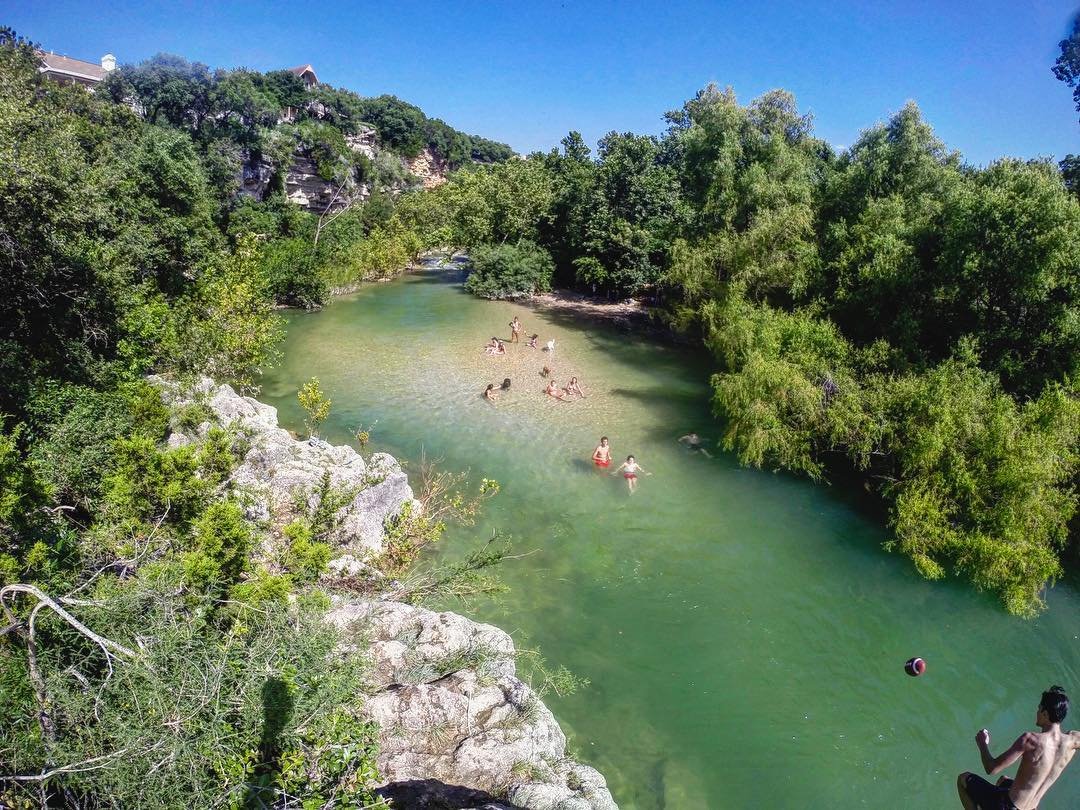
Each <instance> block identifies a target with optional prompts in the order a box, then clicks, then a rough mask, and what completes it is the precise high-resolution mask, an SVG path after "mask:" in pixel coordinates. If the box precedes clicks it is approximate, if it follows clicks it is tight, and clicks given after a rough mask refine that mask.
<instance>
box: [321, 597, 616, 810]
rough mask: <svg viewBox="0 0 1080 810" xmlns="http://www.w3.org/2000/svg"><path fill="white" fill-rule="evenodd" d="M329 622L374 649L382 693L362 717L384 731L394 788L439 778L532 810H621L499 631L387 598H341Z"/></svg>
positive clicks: (386, 773)
mask: <svg viewBox="0 0 1080 810" xmlns="http://www.w3.org/2000/svg"><path fill="white" fill-rule="evenodd" d="M327 618H328V620H329V621H331V622H333V623H334V624H335V625H336V626H337V627H339V628H340V629H341V630H342V632H343V633H344V634H345V636H346V638H349V637H350V636H351V637H353V638H356V639H358V640H363V642H364V643H366V644H368V645H370V646H369V649H370V654H371V656H372V661H373V670H372V676H371V677H372V680H373V683H374V686H375V687H376V691H375V692H374V694H373V695H371V696H369V697H368V698H367V700H366V701H365V704H364V710H365V712H366V713H367V714H368V716H369V717H370V718H371V719H372V720H374V721H376V722H377V723H378V724H379V727H380V729H381V730H382V731H381V733H380V742H381V750H380V753H379V760H378V765H379V772H380V774H381V775H382V778H383V779H385V780H386V781H387V782H388V783H390V784H396V783H412V782H419V781H424V780H435V783H437V784H442V785H449V786H467V787H468V788H471V789H474V790H480V791H484V792H486V793H488V794H490V795H493V796H501V797H505V798H506V800H507V801H508V802H509V804H510V805H511V806H517V807H526V808H533V810H556V808H558V809H559V810H571V809H572V810H614V809H615V808H616V805H615V802H614V800H613V799H612V798H611V794H610V793H609V792H608V789H607V784H606V783H605V781H604V777H603V776H601V775H600V773H599V772H597V771H596V770H595V769H594V768H590V767H589V766H587V765H583V764H581V763H578V762H575V761H574V760H572V759H570V758H569V757H567V754H566V737H565V736H564V735H563V732H562V729H560V728H559V724H558V722H557V721H556V720H555V717H554V716H553V715H552V713H551V711H550V710H549V709H548V708H547V707H546V706H545V705H544V703H543V701H541V700H540V698H539V697H538V696H537V695H536V693H535V692H534V691H533V690H532V689H531V688H530V687H529V686H528V684H526V683H524V682H523V681H521V680H519V679H518V678H517V676H516V668H515V662H514V658H515V650H514V643H513V641H512V640H511V639H510V636H508V635H507V634H506V633H504V632H503V631H502V630H500V629H499V628H497V627H493V626H491V625H488V624H480V623H478V622H474V621H472V620H470V619H467V618H465V617H464V616H459V615H457V614H455V613H436V612H434V611H431V610H427V609H425V608H421V607H415V606H412V605H404V604H401V603H399V602H389V601H350V600H340V601H339V602H338V603H337V604H336V605H335V607H334V608H333V609H332V610H331V611H330V613H329V614H328V616H327ZM427 784H428V788H427V789H428V791H429V792H431V791H433V790H434V788H433V787H431V782H430V781H428V783H427ZM432 806H438V805H436V804H434V803H432ZM504 806H505V805H504Z"/></svg>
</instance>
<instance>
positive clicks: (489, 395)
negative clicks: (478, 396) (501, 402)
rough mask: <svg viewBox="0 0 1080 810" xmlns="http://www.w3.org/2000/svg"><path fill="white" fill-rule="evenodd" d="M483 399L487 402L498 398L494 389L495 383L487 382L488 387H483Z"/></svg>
mask: <svg viewBox="0 0 1080 810" xmlns="http://www.w3.org/2000/svg"><path fill="white" fill-rule="evenodd" d="M483 396H484V399H486V400H487V401H488V402H494V401H495V400H496V399H497V398H498V396H499V395H498V393H497V392H496V391H495V383H488V387H487V388H485V389H484V394H483Z"/></svg>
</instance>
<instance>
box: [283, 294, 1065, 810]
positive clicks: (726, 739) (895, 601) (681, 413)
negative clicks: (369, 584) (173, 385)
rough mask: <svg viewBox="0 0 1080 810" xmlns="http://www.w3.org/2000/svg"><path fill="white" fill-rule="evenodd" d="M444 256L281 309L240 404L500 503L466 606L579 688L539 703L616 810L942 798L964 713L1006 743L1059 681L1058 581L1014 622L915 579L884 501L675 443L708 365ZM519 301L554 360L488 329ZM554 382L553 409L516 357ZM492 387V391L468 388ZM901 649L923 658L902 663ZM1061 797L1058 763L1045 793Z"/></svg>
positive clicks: (451, 545)
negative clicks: (367, 430)
mask: <svg viewBox="0 0 1080 810" xmlns="http://www.w3.org/2000/svg"><path fill="white" fill-rule="evenodd" d="M460 281H461V278H460V276H458V275H455V274H453V273H421V274H417V275H412V276H408V277H406V278H405V279H403V280H401V281H398V282H394V283H390V284H383V285H373V286H368V287H365V288H364V289H363V290H361V291H360V292H359V293H357V294H355V295H352V296H350V297H347V298H343V299H339V300H336V301H334V302H333V303H332V304H330V305H329V306H328V307H326V308H325V309H324V310H323V311H321V312H318V313H314V314H302V313H291V314H290V315H289V316H288V320H289V324H288V338H287V340H286V343H285V356H284V360H283V362H282V363H281V364H280V366H279V367H278V368H276V369H275V370H273V371H272V372H271V373H269V374H268V375H267V377H266V380H265V385H264V389H263V396H262V398H263V399H264V400H265V401H267V402H269V403H271V404H273V405H276V406H277V407H278V408H279V409H280V417H281V422H282V424H283V425H284V426H286V427H290V428H293V429H297V430H300V429H302V428H301V425H302V423H303V419H302V414H301V413H300V410H299V407H298V405H297V401H296V391H297V389H298V388H299V386H300V385H301V384H302V383H303V382H304V381H306V380H307V379H308V378H310V377H312V376H317V377H319V379H320V380H321V381H322V385H323V388H324V389H325V391H326V392H327V394H328V395H329V396H330V398H331V399H332V400H333V409H332V412H331V416H330V419H329V420H328V423H327V425H326V426H325V427H324V430H323V433H324V435H325V436H326V437H327V438H329V439H330V440H331V441H334V442H337V443H344V442H346V441H348V440H349V437H350V434H351V431H352V430H353V429H355V427H356V426H358V425H360V424H363V425H367V426H370V425H372V424H374V425H375V427H374V432H373V434H374V438H373V445H374V446H375V447H376V448H377V449H382V450H386V451H388V452H390V453H392V454H394V455H395V456H397V457H398V458H400V459H402V460H404V461H405V462H406V463H407V464H410V465H412V466H413V467H414V468H415V466H416V464H417V463H418V461H419V459H420V458H421V456H422V455H424V454H426V456H427V457H428V458H429V459H431V458H434V459H440V460H441V464H442V465H443V466H444V467H445V468H447V469H451V470H460V469H468V470H470V471H471V475H472V477H473V480H474V481H478V480H479V479H480V478H481V477H487V478H494V479H497V480H498V481H499V482H500V483H501V484H502V492H501V493H500V494H499V495H498V496H497V497H496V498H495V499H494V500H492V501H490V502H489V503H488V504H487V505H486V507H485V511H484V514H483V517H482V519H481V520H480V522H479V523H478V524H477V525H476V526H474V527H471V528H468V529H465V528H457V529H452V530H451V531H450V532H449V533H448V534H447V536H446V538H445V544H444V545H445V547H446V549H447V551H446V552H444V553H449V554H455V553H461V552H462V551H463V550H464V549H466V548H467V547H468V546H470V544H475V543H476V542H477V541H478V540H480V539H482V538H483V537H485V536H487V535H490V533H491V530H492V528H498V529H500V530H502V531H504V532H508V533H510V534H512V535H513V538H514V547H515V550H516V551H517V552H519V553H523V554H524V553H525V552H530V551H531V552H534V553H531V554H526V555H525V556H523V557H521V558H520V559H517V560H515V561H512V562H508V563H506V564H505V565H504V567H503V569H502V577H503V579H504V580H505V581H506V582H507V583H508V584H509V585H510V587H511V591H510V593H509V594H508V595H506V596H503V597H500V598H499V599H498V600H496V601H487V602H485V601H482V602H479V603H475V604H472V605H470V606H469V607H468V608H467V609H462V608H461V607H460V606H457V607H455V609H458V610H462V612H466V613H468V614H469V615H471V616H472V617H474V618H476V619H479V620H483V621H489V622H492V623H494V624H497V625H499V626H500V627H502V628H504V629H505V630H507V631H508V632H510V633H511V634H512V635H513V636H514V637H515V639H516V641H517V643H518V645H519V646H523V647H529V648H533V647H536V648H539V649H540V650H542V651H543V653H544V655H545V656H546V657H547V658H548V659H549V661H551V662H555V663H560V664H565V665H566V666H568V667H569V668H570V669H571V670H573V671H574V672H575V673H576V674H578V675H580V676H582V677H585V678H588V679H589V680H590V681H591V682H592V684H591V686H590V687H588V688H587V689H586V690H584V691H581V692H578V693H577V694H574V695H571V696H567V697H563V698H560V697H558V696H556V695H549V696H548V698H547V702H548V704H549V706H551V708H552V709H553V711H554V712H555V714H556V716H557V717H558V719H559V721H560V722H561V724H562V726H563V728H564V730H566V731H567V733H568V735H569V736H570V738H571V749H572V750H573V751H574V752H576V753H577V754H578V755H579V756H580V757H581V758H583V759H584V760H585V761H587V762H589V763H590V764H592V765H594V766H596V767H597V768H599V769H600V770H601V771H603V773H604V774H605V775H606V776H607V779H608V784H609V786H610V787H611V789H612V792H613V794H614V795H615V798H616V800H617V801H618V802H619V803H620V805H621V806H622V807H624V808H743V807H747V808H804V807H838V808H840V807H874V808H890V807H897V808H899V807H907V806H920V807H950V806H959V802H958V801H957V800H956V797H955V787H954V781H955V775H956V773H958V772H959V771H961V770H966V769H971V770H977V769H978V765H979V760H978V754H977V751H976V748H975V745H974V743H973V736H974V734H975V732H976V731H977V730H978V729H979V728H980V727H981V726H983V725H986V726H988V727H989V728H990V729H991V731H992V732H993V734H994V738H993V740H994V742H993V747H994V748H995V749H1000V748H1003V747H1004V746H1005V745H1006V744H1007V743H1008V742H1010V741H1011V740H1012V739H1014V738H1015V736H1016V735H1017V734H1018V733H1020V732H1021V731H1023V730H1024V729H1026V728H1029V727H1030V724H1031V722H1032V720H1033V715H1034V710H1035V705H1036V703H1037V701H1038V696H1039V693H1040V691H1041V690H1042V689H1044V688H1045V687H1046V686H1048V685H1049V684H1050V683H1052V682H1053V683H1061V684H1063V685H1065V686H1066V687H1067V688H1069V687H1071V690H1072V691H1077V692H1080V678H1078V673H1080V639H1078V636H1080V623H1078V622H1077V619H1078V616H1080V611H1078V606H1080V601H1078V598H1077V593H1076V592H1075V591H1074V590H1073V589H1071V588H1069V587H1066V586H1059V587H1058V588H1057V589H1055V590H1054V591H1053V592H1052V593H1051V594H1050V597H1049V603H1050V609H1049V610H1048V611H1047V612H1046V613H1045V614H1044V615H1043V616H1042V617H1040V618H1039V619H1037V620H1035V621H1023V620H1020V619H1015V618H1011V617H1009V616H1007V615H1006V614H1005V613H1004V612H1003V611H1002V610H1001V609H1000V608H999V607H998V605H997V603H996V602H995V601H994V600H993V599H992V598H991V597H988V596H985V595H980V594H977V593H975V592H973V591H972V589H971V588H970V587H969V586H968V585H966V584H964V583H963V582H955V581H946V582H943V583H942V582H939V583H929V582H925V581H922V580H921V579H919V578H918V577H917V576H916V575H915V574H914V573H913V572H912V569H911V566H910V564H909V563H908V562H907V561H906V560H904V559H903V558H901V557H899V556H897V555H892V554H888V553H886V552H884V551H883V550H882V548H881V544H882V541H883V540H885V539H886V538H887V530H886V528H885V527H884V526H883V524H882V522H881V518H880V516H878V515H875V514H873V513H871V512H869V511H866V510H865V508H863V507H860V506H859V505H858V504H857V503H856V501H855V500H853V499H852V498H851V497H849V496H846V495H845V493H844V492H842V491H840V490H841V488H840V487H834V488H830V487H827V486H822V485H814V484H812V483H810V482H807V481H805V480H801V479H797V478H794V477H790V476H787V475H784V474H774V473H771V472H768V471H758V470H751V469H744V468H741V467H739V466H738V464H737V463H736V462H735V461H734V460H733V459H732V458H731V457H730V456H729V455H725V454H720V453H717V454H716V457H714V458H712V459H709V458H706V457H704V456H703V455H700V454H693V453H691V452H689V451H688V450H686V449H685V448H684V447H683V446H681V445H680V444H678V442H677V441H676V439H677V438H678V437H679V436H680V435H683V434H685V433H686V432H688V431H690V430H696V431H697V432H699V433H701V434H702V435H704V436H706V437H708V438H709V439H711V440H712V441H715V440H716V438H717V436H718V432H719V427H718V426H717V424H716V423H715V422H714V420H713V419H712V417H711V416H710V412H709V405H708V375H709V371H710V366H709V364H708V362H707V360H706V359H705V358H703V357H700V356H697V355H695V354H693V353H689V352H688V350H687V349H679V348H676V347H670V346H664V345H657V344H656V343H655V342H654V341H653V340H650V339H649V338H647V337H645V336H639V335H636V334H634V333H633V332H628V331H625V330H620V329H617V328H615V327H613V326H608V325H597V324H596V323H592V322H586V321H582V320H580V319H575V318H570V317H567V316H565V315H556V314H541V313H537V312H534V311H532V310H530V309H528V308H526V307H524V306H519V305H513V304H508V303H491V302H485V301H479V300H476V299H474V298H472V297H470V296H469V295H467V294H465V293H464V292H462V290H461V286H460ZM515 314H517V315H518V316H519V317H520V318H521V320H522V322H523V323H524V325H525V330H526V331H527V332H533V331H536V332H539V333H540V335H541V344H542V343H543V341H545V340H546V339H547V338H549V337H554V338H555V339H556V341H557V345H556V350H555V353H554V356H553V357H551V358H549V357H548V355H547V354H546V353H542V352H541V351H539V350H532V349H528V348H527V347H526V346H525V345H524V343H522V344H519V345H510V346H509V347H508V348H509V353H508V355H507V356H505V357H488V356H485V355H484V354H483V352H482V349H481V346H482V344H483V343H484V342H485V341H486V340H487V339H488V338H489V337H490V336H491V335H493V334H496V335H502V336H506V335H507V334H508V331H509V330H508V329H507V328H506V324H507V323H508V322H509V320H510V319H511V318H512V317H513V315H515ZM544 364H548V365H551V366H553V368H554V369H555V375H556V377H557V379H558V380H559V381H560V383H562V382H564V381H565V380H566V379H568V378H569V376H570V375H571V374H576V375H577V376H578V377H579V378H580V379H581V380H582V383H583V385H584V387H585V390H586V393H587V395H588V398H587V399H585V400H582V401H576V402H573V403H558V402H554V401H552V400H550V399H549V398H547V397H545V396H543V395H542V393H541V389H542V387H543V381H542V380H541V378H540V376H539V371H540V369H541V367H542V366H543V365H544ZM504 377H510V378H511V380H512V387H511V389H510V391H509V393H507V394H503V395H502V396H501V398H500V400H499V402H498V403H497V404H496V405H494V406H493V405H491V404H489V403H487V402H485V401H483V400H482V399H481V397H480V392H481V390H482V389H483V387H484V386H485V385H486V384H487V383H488V382H495V383H498V382H501V381H502V380H503V378H504ZM601 434H605V435H607V436H610V437H611V444H612V447H613V449H614V455H615V456H616V457H617V458H618V459H620V460H621V459H622V458H625V456H626V455H627V454H629V453H633V454H634V455H635V456H636V457H637V459H638V461H639V462H640V463H641V464H642V465H643V466H644V467H645V469H646V470H648V471H649V472H650V473H652V475H651V476H649V477H645V478H642V479H641V480H640V486H639V488H638V492H637V493H636V494H635V495H633V496H632V497H631V496H629V494H628V492H627V487H626V485H625V482H624V481H623V479H622V478H621V477H614V476H610V475H603V474H598V472H597V470H595V469H594V468H593V466H592V464H591V463H590V462H589V461H588V458H589V455H590V453H591V451H592V449H593V447H594V446H595V444H596V441H597V439H598V438H599V437H600V435H601ZM912 655H920V656H922V657H924V658H925V659H926V660H927V662H928V663H929V670H928V672H927V674H926V675H925V676H923V677H921V678H909V677H907V676H906V675H905V674H904V672H903V663H904V661H905V660H906V659H907V658H909V657H911V656H912ZM1077 806H1080V773H1076V774H1066V775H1065V777H1064V778H1063V780H1062V783H1061V784H1059V785H1058V786H1057V787H1055V788H1054V790H1053V791H1052V792H1051V795H1050V797H1049V798H1048V799H1047V800H1046V801H1045V802H1044V804H1043V807H1044V808H1069V807H1077Z"/></svg>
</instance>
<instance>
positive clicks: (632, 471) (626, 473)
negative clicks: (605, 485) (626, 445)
mask: <svg viewBox="0 0 1080 810" xmlns="http://www.w3.org/2000/svg"><path fill="white" fill-rule="evenodd" d="M618 473H622V474H623V478H625V479H626V486H627V487H628V488H629V489H630V494H631V495H633V494H634V489H635V488H636V487H637V477H638V473H641V474H642V475H652V473H649V472H645V468H644V467H642V466H641V465H640V464H638V463H637V461H636V460H635V459H634V457H633V456H627V457H626V461H624V462H623V463H622V464H621V465H620V466H619V469H617V470H615V472H613V473H612V475H617V474H618Z"/></svg>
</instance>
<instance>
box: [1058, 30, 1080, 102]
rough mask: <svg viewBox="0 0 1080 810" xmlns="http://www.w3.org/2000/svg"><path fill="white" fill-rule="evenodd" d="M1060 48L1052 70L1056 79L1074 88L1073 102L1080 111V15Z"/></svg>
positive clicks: (1059, 44) (1059, 45)
mask: <svg viewBox="0 0 1080 810" xmlns="http://www.w3.org/2000/svg"><path fill="white" fill-rule="evenodd" d="M1058 48H1059V50H1060V51H1061V53H1060V54H1059V55H1058V58H1057V60H1056V61H1055V62H1054V66H1053V68H1052V70H1053V71H1054V77H1055V78H1056V79H1057V80H1058V81H1062V82H1065V84H1067V85H1068V86H1069V87H1071V88H1072V91H1073V102H1074V103H1075V104H1076V109H1077V111H1080V15H1077V16H1076V17H1075V18H1074V19H1073V25H1072V31H1071V32H1070V34H1069V36H1068V37H1066V38H1065V39H1063V40H1061V42H1059V43H1058Z"/></svg>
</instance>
